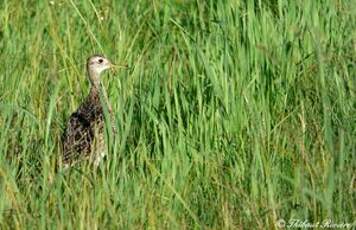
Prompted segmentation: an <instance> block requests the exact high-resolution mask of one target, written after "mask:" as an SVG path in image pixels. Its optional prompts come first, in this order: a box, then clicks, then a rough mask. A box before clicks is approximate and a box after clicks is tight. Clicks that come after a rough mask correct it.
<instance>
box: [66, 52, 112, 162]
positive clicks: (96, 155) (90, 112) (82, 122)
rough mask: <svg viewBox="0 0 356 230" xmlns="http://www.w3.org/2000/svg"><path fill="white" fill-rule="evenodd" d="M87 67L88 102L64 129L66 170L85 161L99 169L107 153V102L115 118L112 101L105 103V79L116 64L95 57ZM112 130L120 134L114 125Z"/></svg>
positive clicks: (88, 60)
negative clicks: (102, 84) (105, 134)
mask: <svg viewBox="0 0 356 230" xmlns="http://www.w3.org/2000/svg"><path fill="white" fill-rule="evenodd" d="M86 67H87V75H88V78H89V82H90V91H89V94H88V96H87V97H86V98H85V100H84V102H83V103H82V104H81V105H80V106H79V107H78V109H77V110H76V111H75V112H74V113H72V114H71V116H70V117H69V119H68V121H67V124H66V127H65V129H64V132H63V135H62V159H61V160H60V162H61V166H63V167H64V168H68V167H70V166H73V165H74V164H76V163H77V162H79V161H84V160H89V161H90V162H91V163H93V164H94V166H95V167H97V166H98V165H99V163H100V161H101V160H102V158H103V157H104V156H105V154H106V146H105V143H104V127H105V117H104V107H103V103H107V108H108V111H109V114H110V119H111V120H112V118H113V117H112V109H111V106H110V104H109V102H108V101H107V100H106V102H103V100H102V98H103V90H102V86H101V76H102V73H103V72H104V71H105V70H107V69H111V68H113V67H114V65H113V64H112V63H111V62H110V60H109V59H107V58H106V57H105V56H103V55H100V54H95V55H92V56H91V57H89V58H88V59H87V64H86ZM104 96H105V95H104ZM111 124H114V122H111ZM112 130H113V131H114V133H115V132H116V130H115V127H114V126H112Z"/></svg>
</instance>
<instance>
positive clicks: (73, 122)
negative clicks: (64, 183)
mask: <svg viewBox="0 0 356 230" xmlns="http://www.w3.org/2000/svg"><path fill="white" fill-rule="evenodd" d="M93 139H94V132H93V129H92V126H91V123H90V121H89V120H87V118H86V117H85V116H84V115H83V114H81V113H79V112H75V113H73V114H72V115H71V116H70V118H69V121H68V124H67V127H66V130H65V132H64V135H63V138H62V143H63V162H64V163H70V162H71V161H76V160H77V159H78V158H80V157H81V156H83V155H87V154H89V153H90V147H91V143H92V141H93Z"/></svg>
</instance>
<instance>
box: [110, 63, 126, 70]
mask: <svg viewBox="0 0 356 230" xmlns="http://www.w3.org/2000/svg"><path fill="white" fill-rule="evenodd" d="M127 67H128V66H127V65H117V64H112V63H110V68H111V69H118V68H127Z"/></svg>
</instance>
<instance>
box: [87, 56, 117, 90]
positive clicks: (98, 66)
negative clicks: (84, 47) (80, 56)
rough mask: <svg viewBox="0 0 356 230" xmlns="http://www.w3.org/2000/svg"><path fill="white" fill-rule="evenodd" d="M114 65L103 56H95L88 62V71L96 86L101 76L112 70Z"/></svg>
mask: <svg viewBox="0 0 356 230" xmlns="http://www.w3.org/2000/svg"><path fill="white" fill-rule="evenodd" d="M113 66H114V65H113V64H111V62H110V61H109V60H108V59H107V58H105V57H104V56H102V55H93V56H91V57H90V58H88V60H87V69H88V73H89V78H90V81H91V82H92V83H93V84H95V83H97V82H99V80H100V74H101V73H102V72H103V71H104V70H106V69H110V68H112V67H113Z"/></svg>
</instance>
